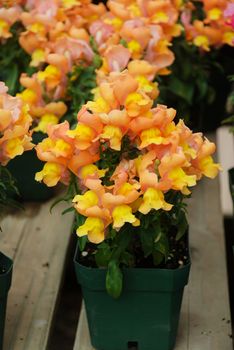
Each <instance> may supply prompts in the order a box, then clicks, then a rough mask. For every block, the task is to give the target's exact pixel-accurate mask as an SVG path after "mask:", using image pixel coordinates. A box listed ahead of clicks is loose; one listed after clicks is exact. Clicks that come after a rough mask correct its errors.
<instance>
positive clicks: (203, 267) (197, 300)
mask: <svg viewBox="0 0 234 350" xmlns="http://www.w3.org/2000/svg"><path fill="white" fill-rule="evenodd" d="M188 209H189V223H190V248H191V257H192V268H191V274H190V281H189V285H188V286H187V287H186V288H185V293H184V298H183V305H182V312H181V318H180V324H179V331H178V337H177V343H176V347H175V350H232V339H231V337H230V336H231V324H230V310H229V300H228V288H227V275H226V264H225V249H224V230H223V223H222V215H221V208H220V197H219V181H218V179H215V180H213V181H210V180H206V179H205V180H202V181H201V182H200V183H199V185H198V186H197V187H196V188H195V189H194V191H193V196H192V198H191V199H189V200H188ZM73 350H94V348H93V347H92V346H91V344H90V337H89V333H88V326H87V320H86V314H85V311H84V307H83V308H82V312H81V315H80V320H79V324H78V329H77V335H76V340H75V344H74V348H73ZM110 350H111V349H110ZM121 350H125V349H121ZM139 350H141V349H139ZM152 350H153V349H152Z"/></svg>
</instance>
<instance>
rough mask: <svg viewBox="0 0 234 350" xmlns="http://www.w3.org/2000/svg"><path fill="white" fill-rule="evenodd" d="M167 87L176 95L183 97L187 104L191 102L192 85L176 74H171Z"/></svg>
mask: <svg viewBox="0 0 234 350" xmlns="http://www.w3.org/2000/svg"><path fill="white" fill-rule="evenodd" d="M168 89H169V90H170V91H171V92H173V93H174V94H175V95H176V96H179V97H181V98H182V99H184V100H185V101H186V102H187V103H188V104H190V105H191V104H192V101H193V94H194V86H193V85H192V84H189V83H185V82H183V81H182V80H179V79H178V78H177V77H176V76H171V80H170V85H169V86H168Z"/></svg>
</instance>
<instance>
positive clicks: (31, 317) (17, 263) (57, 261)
mask: <svg viewBox="0 0 234 350" xmlns="http://www.w3.org/2000/svg"><path fill="white" fill-rule="evenodd" d="M54 200H55V199H54V198H53V199H51V200H50V201H48V202H46V203H43V204H34V203H28V204H26V207H25V211H17V212H15V213H11V214H9V215H8V216H6V217H5V218H4V219H3V221H2V222H1V226H2V231H3V232H2V233H1V235H0V250H1V251H3V252H4V253H5V254H7V255H9V256H11V257H13V259H14V271H13V280H12V286H11V290H10V293H9V297H8V308H7V318H6V327H5V339H4V350H44V349H46V347H47V342H48V336H49V331H50V327H51V322H52V318H53V312H54V308H55V304H56V300H57V296H58V291H59V287H60V283H61V277H62V273H63V269H64V262H65V256H66V250H67V246H68V243H69V239H70V235H71V232H70V230H71V225H72V222H73V215H72V214H66V215H65V216H61V212H62V210H64V208H65V205H64V204H59V205H57V206H56V207H55V208H54V209H53V211H52V214H50V207H51V204H52V203H53V202H54Z"/></svg>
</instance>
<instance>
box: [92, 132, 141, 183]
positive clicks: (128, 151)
mask: <svg viewBox="0 0 234 350" xmlns="http://www.w3.org/2000/svg"><path fill="white" fill-rule="evenodd" d="M99 151H100V160H99V161H98V162H97V166H98V168H99V169H108V171H107V173H106V175H105V177H104V178H103V183H104V184H105V185H111V184H112V182H111V181H110V180H109V179H110V177H111V176H112V174H113V173H114V171H115V169H116V167H117V166H118V165H119V163H120V161H121V159H122V158H125V159H134V158H137V156H138V154H140V151H139V150H138V149H137V148H136V147H135V146H134V145H133V144H132V143H131V142H130V140H129V139H128V137H127V136H124V137H123V139H122V143H121V151H115V150H113V149H111V148H110V147H109V145H108V143H103V144H101V146H100V149H99Z"/></svg>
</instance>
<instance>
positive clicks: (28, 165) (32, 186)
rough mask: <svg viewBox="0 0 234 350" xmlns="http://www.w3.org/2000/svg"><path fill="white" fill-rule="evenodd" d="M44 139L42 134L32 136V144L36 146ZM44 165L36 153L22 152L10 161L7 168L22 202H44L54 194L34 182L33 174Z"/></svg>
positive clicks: (42, 185) (50, 189) (44, 186)
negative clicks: (14, 181)
mask: <svg viewBox="0 0 234 350" xmlns="http://www.w3.org/2000/svg"><path fill="white" fill-rule="evenodd" d="M45 137H46V135H45V134H43V133H40V132H38V133H34V134H33V143H34V144H38V143H39V142H41V141H42V140H43V139H44V138H45ZM43 166H44V163H43V162H42V161H40V160H39V159H38V158H37V155H36V151H35V150H34V149H33V150H31V151H26V152H24V153H23V154H22V155H21V156H17V157H15V158H14V159H12V160H11V161H10V162H9V163H8V165H7V168H8V170H9V171H10V172H11V174H12V175H13V177H14V178H15V180H16V186H17V188H18V190H19V194H20V198H21V199H22V200H23V201H38V202H39V201H45V200H47V199H49V198H51V197H52V196H53V194H54V190H53V188H50V187H47V186H46V185H45V184H43V183H40V182H37V181H36V180H35V174H36V172H38V171H41V170H42V168H43Z"/></svg>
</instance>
